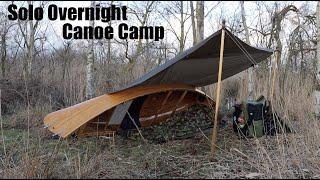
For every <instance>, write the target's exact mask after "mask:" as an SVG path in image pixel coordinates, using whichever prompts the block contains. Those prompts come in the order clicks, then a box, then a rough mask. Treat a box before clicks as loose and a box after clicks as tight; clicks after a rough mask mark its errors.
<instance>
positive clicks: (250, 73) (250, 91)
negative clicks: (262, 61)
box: [240, 1, 254, 100]
mask: <svg viewBox="0 0 320 180" xmlns="http://www.w3.org/2000/svg"><path fill="white" fill-rule="evenodd" d="M240 6H241V17H242V24H243V28H244V31H245V37H246V43H247V44H250V39H249V29H248V26H247V20H246V13H245V10H244V1H240ZM247 75H248V99H249V100H252V99H253V87H254V83H253V68H252V67H251V68H249V69H248V70H247Z"/></svg>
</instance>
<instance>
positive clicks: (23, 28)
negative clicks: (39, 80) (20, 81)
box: [18, 1, 46, 77]
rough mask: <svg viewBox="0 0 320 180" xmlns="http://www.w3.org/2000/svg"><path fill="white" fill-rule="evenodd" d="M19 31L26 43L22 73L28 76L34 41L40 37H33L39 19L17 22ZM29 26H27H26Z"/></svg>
mask: <svg viewBox="0 0 320 180" xmlns="http://www.w3.org/2000/svg"><path fill="white" fill-rule="evenodd" d="M32 4H33V2H32V1H28V5H32ZM45 4H46V3H45V2H41V3H40V6H41V7H42V8H43V7H44V6H45ZM18 25H19V29H20V32H21V34H22V36H23V39H24V43H25V45H26V48H27V49H26V50H27V57H26V60H25V62H24V73H25V74H26V76H27V77H28V76H29V75H31V74H32V66H33V61H34V56H35V47H34V45H35V41H36V40H38V39H40V38H35V33H36V31H37V29H38V27H39V20H36V21H35V23H34V20H29V21H27V22H25V23H23V22H21V21H19V23H18ZM28 26H29V28H28Z"/></svg>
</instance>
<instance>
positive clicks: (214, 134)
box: [211, 20, 225, 159]
mask: <svg viewBox="0 0 320 180" xmlns="http://www.w3.org/2000/svg"><path fill="white" fill-rule="evenodd" d="M224 36H225V20H223V21H222V29H221V44H220V60H219V74H218V86H217V95H216V108H215V114H214V124H213V130H212V139H211V156H212V159H214V157H215V154H216V144H217V132H218V111H219V105H220V91H221V76H222V66H223V51H224Z"/></svg>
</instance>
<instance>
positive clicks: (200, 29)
mask: <svg viewBox="0 0 320 180" xmlns="http://www.w3.org/2000/svg"><path fill="white" fill-rule="evenodd" d="M196 16H197V43H198V42H200V41H202V40H203V39H204V1H197V15H196Z"/></svg>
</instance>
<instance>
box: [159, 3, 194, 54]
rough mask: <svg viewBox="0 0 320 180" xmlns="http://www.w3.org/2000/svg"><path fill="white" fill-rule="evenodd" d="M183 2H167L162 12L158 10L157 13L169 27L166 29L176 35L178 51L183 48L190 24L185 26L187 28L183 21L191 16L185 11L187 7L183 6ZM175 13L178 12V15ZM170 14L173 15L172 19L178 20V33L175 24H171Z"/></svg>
mask: <svg viewBox="0 0 320 180" xmlns="http://www.w3.org/2000/svg"><path fill="white" fill-rule="evenodd" d="M183 3H184V2H183V1H178V2H176V1H174V2H171V3H170V4H168V7H166V8H165V11H164V12H159V14H160V15H161V16H162V17H163V19H164V20H165V21H166V22H167V23H168V25H169V27H170V29H168V30H169V31H171V32H172V33H173V35H174V36H175V37H176V39H177V40H178V41H179V52H182V51H183V50H184V48H185V43H186V39H187V38H186V37H187V34H188V33H189V30H190V28H191V26H190V28H187V30H186V28H185V23H186V21H187V20H188V19H189V18H190V17H191V16H190V15H188V14H187V13H186V12H187V11H188V9H187V8H186V7H185V6H184V4H183ZM176 14H179V15H180V16H177V15H176ZM171 16H173V17H174V20H178V21H179V25H180V29H179V30H180V33H179V32H177V31H178V30H177V27H176V25H174V24H172V23H171V22H170V21H169V18H170V17H171ZM168 17H169V18H168Z"/></svg>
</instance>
